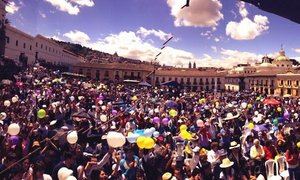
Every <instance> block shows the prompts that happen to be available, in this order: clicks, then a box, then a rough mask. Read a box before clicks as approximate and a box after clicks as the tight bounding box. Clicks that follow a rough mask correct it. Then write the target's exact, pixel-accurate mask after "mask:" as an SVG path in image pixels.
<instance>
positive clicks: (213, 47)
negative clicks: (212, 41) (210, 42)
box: [210, 46, 218, 52]
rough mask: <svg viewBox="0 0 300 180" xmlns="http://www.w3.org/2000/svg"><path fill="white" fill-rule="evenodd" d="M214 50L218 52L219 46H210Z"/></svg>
mask: <svg viewBox="0 0 300 180" xmlns="http://www.w3.org/2000/svg"><path fill="white" fill-rule="evenodd" d="M210 48H211V49H212V50H213V51H214V52H218V48H217V47H216V46H211V47H210Z"/></svg>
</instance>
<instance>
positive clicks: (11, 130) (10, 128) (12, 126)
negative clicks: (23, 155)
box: [7, 123, 20, 136]
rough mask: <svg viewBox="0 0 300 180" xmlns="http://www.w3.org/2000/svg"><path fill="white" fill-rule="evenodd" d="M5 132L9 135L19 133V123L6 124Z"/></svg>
mask: <svg viewBox="0 0 300 180" xmlns="http://www.w3.org/2000/svg"><path fill="white" fill-rule="evenodd" d="M7 133H8V134H10V135H11V136H16V135H18V134H19V133H20V126H19V124H16V123H12V124H10V125H9V126H8V129H7Z"/></svg>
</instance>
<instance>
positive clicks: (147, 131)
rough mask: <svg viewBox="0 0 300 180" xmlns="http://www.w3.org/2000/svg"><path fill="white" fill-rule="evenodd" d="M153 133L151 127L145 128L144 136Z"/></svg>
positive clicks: (149, 135)
mask: <svg viewBox="0 0 300 180" xmlns="http://www.w3.org/2000/svg"><path fill="white" fill-rule="evenodd" d="M152 134H153V132H152V130H151V129H145V131H144V136H146V137H151V136H152Z"/></svg>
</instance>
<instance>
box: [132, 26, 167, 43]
mask: <svg viewBox="0 0 300 180" xmlns="http://www.w3.org/2000/svg"><path fill="white" fill-rule="evenodd" d="M137 34H139V35H141V36H142V37H143V38H146V37H147V36H150V35H154V36H156V37H158V38H159V39H160V40H163V41H165V40H167V39H168V38H170V37H171V36H172V34H170V33H165V32H164V31H162V30H154V29H146V28H144V27H140V28H139V30H138V31H137Z"/></svg>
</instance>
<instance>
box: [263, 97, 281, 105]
mask: <svg viewBox="0 0 300 180" xmlns="http://www.w3.org/2000/svg"><path fill="white" fill-rule="evenodd" d="M263 103H264V104H267V105H279V104H280V102H279V101H277V100H276V99H274V98H271V99H264V101H263Z"/></svg>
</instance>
